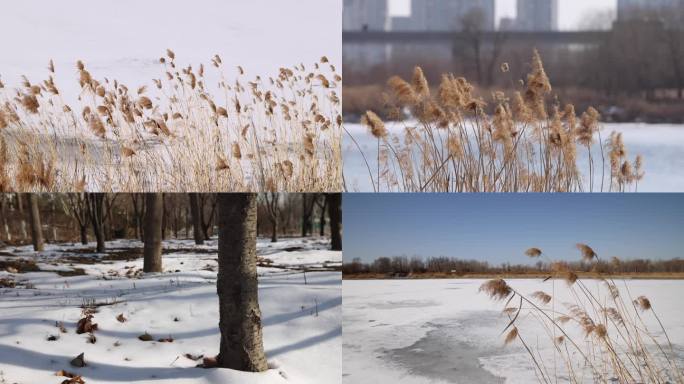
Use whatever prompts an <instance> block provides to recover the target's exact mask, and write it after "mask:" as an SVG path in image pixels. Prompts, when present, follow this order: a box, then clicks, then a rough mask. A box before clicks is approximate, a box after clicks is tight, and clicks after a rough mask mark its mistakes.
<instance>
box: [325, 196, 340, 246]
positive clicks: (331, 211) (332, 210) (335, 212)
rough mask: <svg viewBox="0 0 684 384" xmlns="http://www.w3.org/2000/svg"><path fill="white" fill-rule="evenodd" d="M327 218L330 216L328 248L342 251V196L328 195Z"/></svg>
mask: <svg viewBox="0 0 684 384" xmlns="http://www.w3.org/2000/svg"><path fill="white" fill-rule="evenodd" d="M326 200H327V201H328V216H330V248H331V249H332V250H333V251H341V250H342V194H340V193H329V194H327V195H326Z"/></svg>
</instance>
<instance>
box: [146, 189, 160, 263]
mask: <svg viewBox="0 0 684 384" xmlns="http://www.w3.org/2000/svg"><path fill="white" fill-rule="evenodd" d="M145 205H146V208H147V209H146V211H145V246H144V252H143V256H144V259H143V271H144V272H161V271H162V257H161V253H162V247H161V243H162V218H163V216H164V201H163V195H162V194H161V193H147V194H145Z"/></svg>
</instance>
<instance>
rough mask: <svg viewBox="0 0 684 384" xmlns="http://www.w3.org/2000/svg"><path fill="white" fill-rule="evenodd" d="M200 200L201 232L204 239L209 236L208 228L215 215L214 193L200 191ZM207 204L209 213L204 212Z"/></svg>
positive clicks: (207, 238)
mask: <svg viewBox="0 0 684 384" xmlns="http://www.w3.org/2000/svg"><path fill="white" fill-rule="evenodd" d="M199 202H200V223H201V224H202V234H203V235H204V239H205V240H209V239H210V238H211V234H210V229H211V228H212V226H213V224H214V216H215V215H216V194H213V193H201V194H199ZM207 205H209V214H208V215H207V214H206V211H205V207H206V206H207Z"/></svg>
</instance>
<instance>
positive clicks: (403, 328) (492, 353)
mask: <svg viewBox="0 0 684 384" xmlns="http://www.w3.org/2000/svg"><path fill="white" fill-rule="evenodd" d="M484 281H485V280H476V279H452V280H448V279H445V280H365V281H363V280H362V281H356V280H352V281H350V280H345V281H344V282H343V288H342V292H343V293H342V296H343V300H344V311H343V320H342V322H343V329H344V337H343V364H342V366H343V382H344V383H359V384H364V383H377V382H383V383H395V384H399V383H400V384H419V383H420V384H428V383H440V384H442V383H475V382H477V383H506V384H510V383H516V384H517V383H533V382H537V380H536V377H535V372H534V368H533V366H532V363H531V361H530V359H529V355H527V354H526V352H525V351H524V349H523V348H522V346H521V345H520V344H519V343H517V342H513V343H511V344H509V345H508V346H504V336H502V335H501V332H502V331H503V329H504V328H505V327H506V325H507V323H508V318H507V317H506V316H505V315H503V314H502V313H501V310H502V308H503V303H501V302H493V301H491V300H490V299H489V298H488V297H487V296H486V295H485V294H482V293H478V289H479V287H480V285H481V284H482V283H483V282H484ZM507 282H508V283H509V284H510V285H511V286H512V287H513V288H514V289H516V290H519V291H520V292H521V293H523V294H530V293H532V292H535V291H538V290H544V291H546V292H549V293H550V292H551V291H552V289H553V286H552V284H553V283H552V281H547V282H546V283H542V282H541V281H540V280H532V279H529V280H523V279H517V280H507ZM585 283H586V284H587V286H588V287H592V288H593V287H594V286H595V284H597V283H598V282H597V281H596V280H585ZM620 284H621V283H619V282H618V285H620ZM627 284H628V286H629V291H630V293H631V295H633V296H639V295H646V296H647V297H648V298H649V299H650V300H651V302H652V304H653V308H654V309H656V310H657V311H658V315H659V316H660V318H661V320H662V321H663V324H664V327H665V329H667V331H668V334H669V337H670V339H671V340H672V343H673V344H674V347H675V351H676V352H677V353H678V354H679V360H678V362H679V363H680V364H679V365H680V366H681V365H682V364H681V361H682V356H684V321H682V320H681V319H682V318H684V308H682V307H681V305H678V304H679V300H678V298H677V297H676V293H678V292H682V290H684V281H676V280H665V281H655V280H630V281H628V282H627ZM564 287H565V282H559V281H556V282H555V289H556V293H557V295H558V298H559V299H561V300H565V299H567V300H569V301H570V300H571V299H570V297H569V296H568V297H567V298H566V297H565V296H564V295H565V294H566V293H565V292H567V290H566V289H563V288H564ZM644 317H645V320H646V322H647V325H648V326H649V329H651V330H655V329H656V328H657V323H655V324H654V323H653V321H654V320H653V321H651V320H649V319H646V316H644ZM535 325H536V323H534V321H533V320H532V319H528V318H525V319H521V320H520V323H519V328H520V332H521V335H523V336H524V337H525V338H526V339H527V341H528V342H529V343H530V344H532V345H535V338H536V341H537V342H540V340H543V339H544V338H546V335H545V334H544V331H543V330H542V329H536V330H535V328H534V327H535ZM540 328H541V327H540ZM568 328H570V329H572V327H571V326H569V327H568ZM578 337H579V340H583V339H582V336H581V333H580V334H579V336H578ZM587 340H588V339H587ZM535 348H536V347H535ZM541 348H543V344H542V347H541ZM541 355H542V356H545V357H547V358H549V356H550V355H553V353H549V351H547V350H543V349H542V350H541ZM551 365H552V363H549V366H551ZM558 382H559V383H560V382H567V381H564V380H563V378H562V377H560V378H559V380H558ZM588 382H591V381H588Z"/></svg>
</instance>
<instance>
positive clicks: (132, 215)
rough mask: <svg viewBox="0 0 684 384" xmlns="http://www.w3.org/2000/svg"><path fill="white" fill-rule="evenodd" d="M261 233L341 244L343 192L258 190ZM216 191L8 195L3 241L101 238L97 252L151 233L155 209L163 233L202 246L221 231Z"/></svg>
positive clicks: (2, 201)
mask: <svg viewBox="0 0 684 384" xmlns="http://www.w3.org/2000/svg"><path fill="white" fill-rule="evenodd" d="M256 201H257V215H258V217H259V220H257V235H258V236H268V237H270V238H271V241H273V242H276V241H278V239H279V238H280V237H281V236H302V237H305V236H330V237H331V242H332V248H333V249H335V250H341V248H342V240H341V216H342V212H341V204H342V202H341V196H340V195H339V194H324V193H311V194H287V193H264V194H259V195H257V196H256ZM217 205H218V196H217V195H216V194H203V193H189V194H105V193H71V194H2V195H0V225H1V226H2V227H1V228H0V241H2V242H4V243H9V244H22V243H26V242H29V241H32V242H33V243H34V246H35V248H36V250H41V249H42V247H43V244H44V243H45V242H46V241H47V242H58V241H80V242H81V243H82V244H84V245H86V244H88V242H89V240H91V239H92V240H95V243H96V250H97V252H104V251H105V249H106V245H105V242H106V241H109V240H112V239H116V238H137V239H140V240H144V238H145V231H146V225H145V220H146V217H147V216H148V215H152V217H154V219H155V228H156V226H157V223H156V221H158V226H159V227H160V231H161V233H160V238H161V239H162V240H164V239H167V238H171V237H173V238H193V239H194V240H195V243H196V244H198V245H201V244H203V243H204V241H206V240H208V239H209V238H211V236H213V235H214V234H215V233H214V232H215V228H216V226H217Z"/></svg>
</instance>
